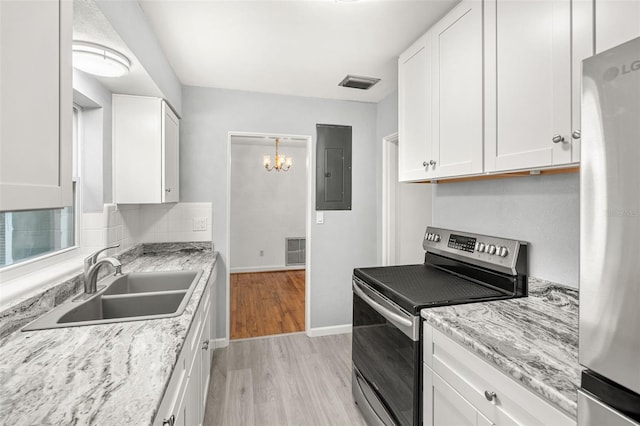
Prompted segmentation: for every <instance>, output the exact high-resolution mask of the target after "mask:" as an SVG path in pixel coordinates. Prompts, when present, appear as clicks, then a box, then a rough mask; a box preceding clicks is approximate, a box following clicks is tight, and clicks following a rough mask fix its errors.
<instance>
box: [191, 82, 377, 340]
mask: <svg viewBox="0 0 640 426" xmlns="http://www.w3.org/2000/svg"><path fill="white" fill-rule="evenodd" d="M182 94H183V98H182V106H183V119H182V121H181V127H180V137H181V139H180V144H181V148H180V195H181V201H212V202H213V206H214V221H213V222H214V225H213V241H214V244H215V247H216V249H217V250H218V251H219V252H220V253H221V255H222V262H221V263H222V264H221V265H220V266H222V267H221V268H220V272H219V275H218V280H219V281H218V283H219V285H218V294H217V296H218V309H217V311H218V315H219V317H218V319H219V322H218V324H219V328H218V336H223V335H224V331H225V322H226V318H225V298H226V295H225V287H226V285H225V284H226V283H225V279H226V268H227V267H228V247H226V244H227V242H226V241H227V233H228V229H227V193H226V192H227V146H228V133H229V132H230V131H239V132H258V133H285V134H298V135H311V136H312V137H313V140H314V150H315V137H316V130H315V125H316V124H317V123H324V124H339V125H350V126H353V171H352V172H353V210H351V211H327V212H325V223H324V224H321V225H319V224H315V222H314V223H313V224H312V227H311V237H312V240H311V244H310V250H311V283H312V284H311V303H312V304H311V318H310V319H311V327H312V328H317V327H325V326H334V325H342V324H351V274H352V270H353V268H354V267H357V266H367V265H375V264H376V263H377V260H378V256H377V253H378V245H377V228H378V226H377V225H378V220H377V217H378V209H377V207H378V204H377V197H378V186H379V184H378V180H379V176H378V174H377V169H378V168H377V166H376V164H377V155H378V154H377V151H378V147H379V143H378V142H377V140H376V139H377V137H376V105H375V104H371V103H360V102H348V101H336V100H327V99H315V98H302V97H295V96H279V95H269V94H261V93H252V92H242V91H233V90H222V89H209V88H200V87H189V86H187V87H183V90H182ZM311 167H312V169H314V167H315V165H314V164H311Z"/></svg>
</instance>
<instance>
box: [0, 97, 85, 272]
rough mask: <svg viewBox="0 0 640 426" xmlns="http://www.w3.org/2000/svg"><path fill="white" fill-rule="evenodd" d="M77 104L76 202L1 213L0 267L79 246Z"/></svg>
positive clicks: (76, 119) (76, 121)
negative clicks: (62, 205) (46, 207)
mask: <svg viewBox="0 0 640 426" xmlns="http://www.w3.org/2000/svg"><path fill="white" fill-rule="evenodd" d="M79 121H80V108H79V107H76V106H74V107H73V205H72V206H68V207H64V208H61V209H49V210H27V211H19V212H2V213H0V268H3V267H5V266H9V265H13V264H16V263H20V262H24V261H26V260H30V259H35V258H37V257H41V256H44V255H47V254H50V253H54V252H57V251H60V250H65V249H68V248H70V247H74V246H76V245H77V238H78V232H77V231H76V228H77V220H76V217H77V214H76V212H77V211H79V210H78V209H77V205H78V191H77V190H76V189H77V188H78V170H79V167H78V146H79V145H78V142H79V141H78V139H79V132H78V126H79Z"/></svg>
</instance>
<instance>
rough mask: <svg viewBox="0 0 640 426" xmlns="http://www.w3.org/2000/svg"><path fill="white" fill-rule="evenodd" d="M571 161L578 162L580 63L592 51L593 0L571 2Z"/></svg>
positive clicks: (580, 98) (580, 91)
mask: <svg viewBox="0 0 640 426" xmlns="http://www.w3.org/2000/svg"><path fill="white" fill-rule="evenodd" d="M571 33H572V37H571V49H572V53H571V139H572V142H571V144H572V147H571V148H572V151H571V157H572V158H571V159H572V162H574V163H579V162H580V115H581V114H580V111H581V110H582V106H581V103H582V61H583V60H584V59H586V58H588V57H590V56H593V54H594V53H595V52H594V51H593V42H594V34H593V0H572V2H571Z"/></svg>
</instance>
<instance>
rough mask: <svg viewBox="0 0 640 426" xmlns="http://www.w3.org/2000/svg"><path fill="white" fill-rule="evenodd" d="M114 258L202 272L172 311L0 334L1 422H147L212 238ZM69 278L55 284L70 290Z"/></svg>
mask: <svg viewBox="0 0 640 426" xmlns="http://www.w3.org/2000/svg"><path fill="white" fill-rule="evenodd" d="M119 257H120V259H121V261H122V263H123V265H124V266H123V273H127V272H133V271H170V270H189V269H202V270H203V274H202V276H201V277H200V281H199V282H198V284H197V285H196V288H195V290H194V291H193V294H192V296H191V300H190V301H189V303H188V304H187V307H186V309H185V311H184V313H183V314H182V315H180V316H177V317H173V318H164V319H156V320H146V321H131V322H122V323H115V324H103V325H91V326H82V327H72V328H58V329H53V330H41V331H29V332H22V331H16V332H13V333H11V334H9V335H7V336H5V337H2V338H0V359H1V360H2V362H1V364H0V412H2V416H1V417H0V424H11V425H23V424H24V425H32V424H100V425H115V424H131V425H143V424H151V422H152V421H153V419H154V417H155V414H156V411H157V409H158V407H159V405H160V402H161V400H162V397H163V394H164V391H165V388H166V386H167V384H168V382H169V378H170V376H171V373H172V371H173V368H174V366H175V363H176V362H177V360H178V355H179V353H180V350H181V348H182V345H183V343H184V340H185V339H186V336H187V333H188V331H189V327H190V325H191V321H192V318H193V314H194V312H195V311H196V309H197V307H198V304H199V303H200V299H201V297H202V294H203V291H204V289H205V286H206V283H207V280H208V278H209V275H210V273H211V271H212V268H213V265H214V264H215V262H216V259H217V253H216V252H214V251H213V250H212V249H211V243H164V244H149V245H147V244H145V245H144V246H138V247H137V248H135V249H132V250H130V251H128V252H127V253H124V254H123V255H121V256H119ZM66 285H67V288H66V289H65V284H62V285H61V286H60V288H62V289H63V290H61V291H65V292H67V293H68V283H66ZM14 317H16V318H18V319H17V320H16V321H18V320H19V318H20V316H14ZM23 325H24V324H23ZM21 326H22V325H21ZM21 326H20V327H21Z"/></svg>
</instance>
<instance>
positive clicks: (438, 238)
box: [433, 234, 440, 243]
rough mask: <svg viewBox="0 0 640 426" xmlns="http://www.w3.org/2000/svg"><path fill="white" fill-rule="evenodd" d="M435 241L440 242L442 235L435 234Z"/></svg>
mask: <svg viewBox="0 0 640 426" xmlns="http://www.w3.org/2000/svg"><path fill="white" fill-rule="evenodd" d="M433 241H435V242H436V243H437V242H439V241H440V234H434V235H433Z"/></svg>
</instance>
